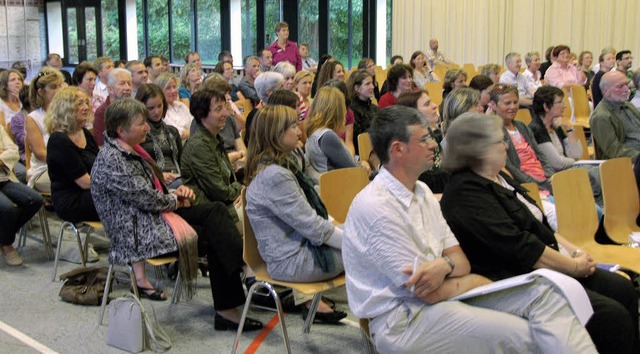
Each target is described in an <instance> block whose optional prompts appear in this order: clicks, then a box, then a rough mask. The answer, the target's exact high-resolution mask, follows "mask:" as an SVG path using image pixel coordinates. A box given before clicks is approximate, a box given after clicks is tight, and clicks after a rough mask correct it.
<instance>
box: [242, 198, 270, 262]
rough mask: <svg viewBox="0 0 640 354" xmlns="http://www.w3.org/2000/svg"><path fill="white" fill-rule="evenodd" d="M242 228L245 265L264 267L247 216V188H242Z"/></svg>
mask: <svg viewBox="0 0 640 354" xmlns="http://www.w3.org/2000/svg"><path fill="white" fill-rule="evenodd" d="M240 195H241V196H242V215H243V221H242V229H243V235H244V237H243V243H244V247H243V250H242V258H243V259H244V262H245V263H247V265H248V266H249V267H251V268H253V269H258V268H261V267H264V264H265V263H264V260H263V259H262V256H260V252H259V251H258V241H256V235H255V233H254V232H253V228H252V227H251V223H250V222H249V217H248V216H247V189H246V188H243V189H242V193H241V194H240Z"/></svg>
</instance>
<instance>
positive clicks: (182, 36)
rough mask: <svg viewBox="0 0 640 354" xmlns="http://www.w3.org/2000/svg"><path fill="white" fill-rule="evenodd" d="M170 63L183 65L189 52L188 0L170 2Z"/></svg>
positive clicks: (189, 18) (189, 22) (189, 9)
mask: <svg viewBox="0 0 640 354" xmlns="http://www.w3.org/2000/svg"><path fill="white" fill-rule="evenodd" d="M171 32H172V33H171V34H172V36H171V40H172V48H173V58H170V60H171V62H172V63H178V64H184V57H185V56H186V55H187V53H189V52H190V51H191V6H190V1H189V0H173V1H172V2H171Z"/></svg>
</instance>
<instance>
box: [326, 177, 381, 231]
mask: <svg viewBox="0 0 640 354" xmlns="http://www.w3.org/2000/svg"><path fill="white" fill-rule="evenodd" d="M368 183H369V176H367V171H366V170H365V169H364V168H361V167H351V168H339V169H337V170H332V171H329V172H325V173H323V174H321V175H320V180H319V183H318V184H319V186H320V198H321V199H322V201H323V202H324V205H325V206H326V207H327V211H328V212H329V215H331V216H333V218H334V219H336V221H337V222H339V223H341V224H342V223H344V222H345V220H346V219H347V212H349V207H350V206H351V202H352V201H353V198H355V196H356V194H358V193H359V192H360V191H361V190H362V188H364V187H365V186H366V185H367V184H368Z"/></svg>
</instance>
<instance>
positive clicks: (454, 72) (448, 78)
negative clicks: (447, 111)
mask: <svg viewBox="0 0 640 354" xmlns="http://www.w3.org/2000/svg"><path fill="white" fill-rule="evenodd" d="M460 87H467V73H466V72H465V71H464V70H462V69H449V70H447V72H446V73H445V74H444V80H443V81H442V99H443V100H444V99H445V98H447V95H448V94H449V93H450V92H451V91H453V90H455V89H457V88H460Z"/></svg>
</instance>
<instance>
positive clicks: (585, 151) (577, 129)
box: [573, 124, 591, 160]
mask: <svg viewBox="0 0 640 354" xmlns="http://www.w3.org/2000/svg"><path fill="white" fill-rule="evenodd" d="M573 132H574V134H576V136H577V137H578V140H580V145H582V156H580V160H591V156H589V147H588V146H587V137H586V136H585V134H584V128H583V127H582V126H581V125H578V124H576V125H574V126H573Z"/></svg>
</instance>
